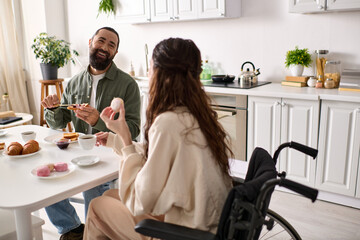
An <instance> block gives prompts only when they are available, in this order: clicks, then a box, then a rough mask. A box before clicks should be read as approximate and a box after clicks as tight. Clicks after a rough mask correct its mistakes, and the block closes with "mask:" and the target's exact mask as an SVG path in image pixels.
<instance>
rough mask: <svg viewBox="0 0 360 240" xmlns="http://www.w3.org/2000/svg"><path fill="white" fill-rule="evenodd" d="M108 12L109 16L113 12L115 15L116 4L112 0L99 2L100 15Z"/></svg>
mask: <svg viewBox="0 0 360 240" xmlns="http://www.w3.org/2000/svg"><path fill="white" fill-rule="evenodd" d="M100 13H106V14H107V15H108V16H109V15H110V14H111V13H112V14H114V15H115V6H114V4H113V1H112V0H101V1H100V3H99V9H98V15H97V16H99V14H100Z"/></svg>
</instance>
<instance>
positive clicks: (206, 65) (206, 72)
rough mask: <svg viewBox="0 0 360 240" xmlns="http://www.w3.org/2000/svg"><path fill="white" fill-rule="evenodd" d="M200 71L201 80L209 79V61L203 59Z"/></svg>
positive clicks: (210, 73)
mask: <svg viewBox="0 0 360 240" xmlns="http://www.w3.org/2000/svg"><path fill="white" fill-rule="evenodd" d="M202 69H203V70H202V72H201V74H200V79H201V80H210V79H211V75H212V69H211V66H210V65H209V61H208V60H205V63H204V64H202Z"/></svg>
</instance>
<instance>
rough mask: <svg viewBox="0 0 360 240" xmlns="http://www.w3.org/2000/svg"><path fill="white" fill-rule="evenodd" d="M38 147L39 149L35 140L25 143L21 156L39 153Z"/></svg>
mask: <svg viewBox="0 0 360 240" xmlns="http://www.w3.org/2000/svg"><path fill="white" fill-rule="evenodd" d="M39 149H40V147H39V143H38V142H37V141H35V140H29V141H27V142H26V143H25V145H24V147H23V150H22V154H23V155H24V154H29V153H34V152H37V151H39Z"/></svg>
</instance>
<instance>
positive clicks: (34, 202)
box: [0, 125, 120, 240]
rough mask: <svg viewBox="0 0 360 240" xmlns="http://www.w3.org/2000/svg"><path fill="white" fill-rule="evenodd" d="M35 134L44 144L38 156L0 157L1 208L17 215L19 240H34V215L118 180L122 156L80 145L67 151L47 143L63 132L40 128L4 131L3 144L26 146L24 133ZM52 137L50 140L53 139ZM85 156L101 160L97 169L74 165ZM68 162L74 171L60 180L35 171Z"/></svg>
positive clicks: (108, 150)
mask: <svg viewBox="0 0 360 240" xmlns="http://www.w3.org/2000/svg"><path fill="white" fill-rule="evenodd" d="M29 130H32V131H35V132H36V139H35V140H36V141H38V142H39V144H40V150H39V152H38V153H36V154H34V155H32V156H27V157H23V158H13V157H10V156H8V155H6V154H5V153H4V152H2V153H0V192H1V197H0V208H2V209H9V210H13V211H14V215H15V223H16V231H17V237H18V239H21V240H27V239H32V229H31V213H32V212H33V211H36V210H38V209H41V208H43V207H46V206H49V205H51V204H53V203H56V202H58V201H60V200H63V199H66V198H69V197H71V196H73V195H75V194H78V193H80V192H83V191H85V190H88V189H90V188H93V187H95V186H97V185H99V184H102V183H105V182H108V181H111V180H114V179H116V178H117V177H118V166H119V159H120V158H119V156H118V155H116V154H115V153H114V152H113V151H112V149H110V148H106V147H103V146H100V147H94V148H93V149H92V150H83V149H81V148H80V146H79V144H78V143H71V144H70V145H69V147H68V148H67V149H65V150H61V149H59V148H58V147H57V146H56V145H55V144H54V143H51V142H48V141H46V140H49V138H50V139H53V138H56V136H57V135H60V136H61V135H62V133H63V132H62V131H58V130H52V129H50V128H46V127H41V126H37V125H22V126H16V127H12V128H8V129H5V130H2V132H1V136H0V142H5V144H6V145H9V143H10V142H14V141H17V142H19V143H21V144H22V145H24V143H25V142H24V141H23V140H22V138H21V135H20V133H21V132H24V131H29ZM49 136H50V137H49ZM81 156H98V157H99V158H100V161H99V162H97V163H96V164H94V165H91V166H86V167H84V166H83V167H80V166H78V165H76V164H73V163H72V162H71V160H72V159H74V158H77V157H81ZM57 162H66V163H68V164H69V166H71V167H72V169H73V170H72V171H70V173H68V174H64V175H63V176H59V177H55V178H54V177H50V178H39V177H37V176H36V174H35V175H34V174H32V171H33V170H34V169H36V167H38V166H41V165H44V164H48V163H57Z"/></svg>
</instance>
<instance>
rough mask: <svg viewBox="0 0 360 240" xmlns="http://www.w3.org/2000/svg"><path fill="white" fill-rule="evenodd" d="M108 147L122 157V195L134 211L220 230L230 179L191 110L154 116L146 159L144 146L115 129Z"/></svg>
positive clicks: (198, 226)
mask: <svg viewBox="0 0 360 240" xmlns="http://www.w3.org/2000/svg"><path fill="white" fill-rule="evenodd" d="M189 129H191V131H189ZM107 146H110V147H112V148H113V149H114V150H115V152H117V153H118V154H119V155H121V156H122V158H121V160H120V169H119V195H120V199H121V201H123V202H124V203H125V204H126V206H127V207H128V208H129V209H130V211H131V212H132V213H133V214H134V215H141V214H145V213H150V214H152V215H155V216H156V215H165V222H169V223H175V224H180V225H183V226H187V227H191V228H197V229H201V230H210V231H211V232H213V233H215V232H216V229H217V224H218V221H219V218H220V214H221V211H222V207H223V204H224V202H225V199H226V197H227V194H228V192H229V190H230V188H231V182H230V180H225V178H224V177H223V174H222V173H221V171H220V168H219V166H218V165H217V163H216V162H215V159H214V157H213V155H212V153H211V151H210V148H209V147H207V142H206V139H205V137H204V135H203V134H202V132H201V130H200V129H199V125H198V122H197V121H196V120H195V118H194V117H193V116H192V115H191V114H190V113H188V112H187V111H186V108H184V107H182V108H178V109H177V110H176V111H174V112H165V113H162V114H160V115H159V116H158V117H157V118H156V119H155V121H154V123H153V125H152V126H151V128H150V130H149V154H148V159H147V161H145V158H144V149H143V146H142V144H139V143H133V145H130V146H127V147H123V146H122V143H121V140H120V138H119V136H117V135H114V134H112V133H110V134H109V137H108V141H107Z"/></svg>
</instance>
